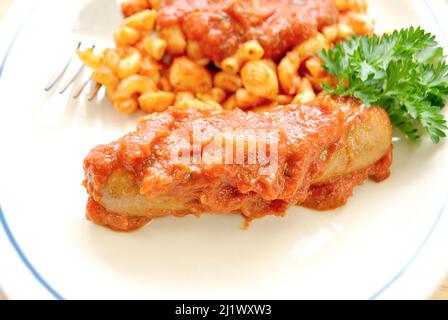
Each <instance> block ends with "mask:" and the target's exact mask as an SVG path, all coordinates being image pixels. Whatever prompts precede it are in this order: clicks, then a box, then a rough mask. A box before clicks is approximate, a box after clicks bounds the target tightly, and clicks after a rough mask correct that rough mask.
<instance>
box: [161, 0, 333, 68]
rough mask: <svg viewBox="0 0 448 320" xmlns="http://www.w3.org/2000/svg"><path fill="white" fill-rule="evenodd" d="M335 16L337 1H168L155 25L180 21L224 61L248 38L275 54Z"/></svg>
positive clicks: (209, 54)
mask: <svg viewBox="0 0 448 320" xmlns="http://www.w3.org/2000/svg"><path fill="white" fill-rule="evenodd" d="M337 20H338V11H337V9H336V7H335V5H334V3H333V0H164V1H162V4H161V8H160V10H159V13H158V18H157V26H158V28H164V27H168V26H171V25H174V24H179V25H180V26H181V27H182V29H183V31H184V33H185V35H186V37H187V38H188V39H190V40H195V41H198V42H199V45H200V47H201V49H202V51H203V53H204V54H205V55H206V56H207V57H210V58H212V59H213V60H215V61H221V60H222V59H224V58H226V57H229V56H231V55H232V54H234V53H235V51H236V50H237V48H238V46H239V45H240V44H242V43H244V42H246V41H248V40H257V41H258V42H259V43H260V44H261V45H262V47H263V48H264V50H265V57H266V58H273V59H277V58H279V57H280V56H281V55H283V54H284V53H285V52H286V51H287V50H288V49H290V48H292V47H294V46H295V45H297V44H300V43H301V42H303V41H304V40H307V39H309V38H311V37H312V36H314V35H315V34H316V33H317V32H318V30H320V29H321V28H322V27H324V26H326V25H331V24H334V23H336V22H337Z"/></svg>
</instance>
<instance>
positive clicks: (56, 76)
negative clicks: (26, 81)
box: [45, 42, 82, 91]
mask: <svg viewBox="0 0 448 320" xmlns="http://www.w3.org/2000/svg"><path fill="white" fill-rule="evenodd" d="M81 44H82V43H81V42H78V46H77V47H76V50H78V49H79V48H81ZM72 59H73V54H72V55H70V58H69V59H68V61H67V62H66V64H65V65H64V67H63V68H62V70H61V71H56V72H55V73H54V74H53V76H52V77H51V78H50V80H49V81H48V83H47V85H46V86H45V91H49V90H51V89H52V88H53V87H54V85H55V84H56V83H57V82H58V81H59V80H60V79H61V78H62V76H63V75H64V73H65V71H67V69H68V66H69V65H70V63H71V62H72Z"/></svg>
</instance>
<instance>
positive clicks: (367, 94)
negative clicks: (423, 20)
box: [319, 27, 448, 143]
mask: <svg viewBox="0 0 448 320" xmlns="http://www.w3.org/2000/svg"><path fill="white" fill-rule="evenodd" d="M319 56H320V58H321V59H322V61H323V63H324V69H325V70H326V71H327V72H329V73H330V74H332V75H333V76H335V77H336V78H337V80H338V83H337V85H336V86H335V87H330V86H328V85H323V87H324V89H325V90H326V91H327V92H329V93H331V94H336V95H340V96H353V97H356V98H358V99H360V100H361V101H363V103H365V104H366V105H367V106H371V105H379V106H381V107H383V108H384V109H385V110H386V111H387V112H388V113H389V115H390V118H391V120H392V123H393V124H394V125H395V126H396V127H398V128H399V129H401V130H402V131H403V132H404V133H405V134H406V135H407V136H408V137H409V138H410V139H412V140H416V139H419V138H420V137H421V131H422V129H425V130H426V131H427V132H428V133H429V135H430V136H431V139H432V141H433V142H434V143H438V142H439V141H440V139H441V138H444V137H446V131H447V130H448V126H447V122H446V120H445V118H444V116H443V114H441V109H442V108H443V107H444V106H445V103H446V100H447V98H448V65H447V63H446V62H445V57H444V54H443V49H442V48H441V47H439V45H438V43H437V41H436V40H435V36H434V35H432V34H430V33H427V32H425V31H424V30H423V29H421V28H413V27H411V28H408V29H402V30H400V31H394V32H393V33H392V34H385V35H382V36H377V35H374V36H371V37H367V36H363V37H354V38H352V39H350V40H348V41H346V42H342V43H339V44H338V45H337V46H336V47H335V48H334V49H329V50H324V51H322V52H321V53H320V54H319Z"/></svg>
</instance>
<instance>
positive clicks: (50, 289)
mask: <svg viewBox="0 0 448 320" xmlns="http://www.w3.org/2000/svg"><path fill="white" fill-rule="evenodd" d="M424 2H425V4H426V6H427V7H428V10H429V11H430V12H431V14H432V15H433V17H434V19H435V21H436V22H437V24H438V26H439V28H440V30H441V31H442V32H443V34H444V36H445V38H446V39H447V40H448V37H447V35H446V33H445V30H444V28H443V24H442V23H441V21H440V20H439V19H438V18H437V15H436V14H435V13H434V11H433V10H432V8H431V6H430V5H429V4H428V2H427V0H424ZM33 11H34V9H33V10H31V12H30V13H29V15H28V17H27V18H26V19H25V20H24V21H23V22H22V24H21V26H20V27H19V28H18V30H17V32H16V33H15V35H14V37H13V39H12V41H11V43H10V45H9V47H8V49H7V51H6V52H5V54H4V56H3V59H2V61H1V63H0V77H1V75H2V72H3V69H4V67H5V65H6V61H7V59H8V56H9V53H10V52H11V49H12V48H13V46H14V43H15V41H16V39H17V37H18V35H19V34H20V31H21V30H22V28H23V26H24V25H25V23H26V21H27V20H28V18H29V16H30V15H31V13H32V12H33ZM447 203H448V199H447V202H446V203H445V204H444V205H443V207H442V209H441V210H440V212H439V214H438V216H437V218H436V220H435V221H434V223H433V225H432V227H431V229H430V231H429V233H428V234H427V236H426V237H425V239H424V240H423V242H422V243H421V245H420V246H419V247H418V248H417V251H416V252H415V254H414V255H413V256H412V257H411V258H410V259H409V260H408V261H407V262H406V264H405V266H404V267H403V268H402V269H401V270H400V271H399V272H398V273H397V274H396V275H395V276H394V277H392V278H391V280H390V281H388V282H387V283H386V284H385V285H384V286H383V287H381V289H380V290H378V291H377V292H376V293H375V294H373V295H372V296H371V298H370V299H377V298H378V297H379V296H380V295H381V294H382V293H383V292H384V291H386V290H387V289H388V288H389V287H390V286H391V285H392V284H394V283H395V282H396V281H397V280H398V279H399V278H401V276H403V274H404V273H405V272H406V271H407V270H408V269H409V267H410V266H411V265H412V263H413V262H414V261H415V260H416V258H417V257H418V255H419V254H420V252H421V251H422V249H423V248H424V246H425V245H426V243H427V242H428V240H429V239H430V238H431V236H432V234H433V233H434V230H435V229H436V227H437V225H438V223H439V221H440V219H441V218H442V216H443V214H444V212H445V209H446V205H447ZM0 223H1V225H2V227H3V229H4V230H5V233H6V235H7V237H8V239H9V241H10V243H11V245H12V246H13V248H14V249H15V251H16V252H17V254H18V256H19V257H20V259H21V260H22V262H23V264H24V265H25V266H26V267H27V268H28V270H29V271H30V272H31V274H32V275H33V276H34V278H35V279H36V280H37V281H38V282H39V283H40V284H41V285H42V286H43V287H44V288H45V289H47V290H48V292H49V293H50V294H51V295H52V296H53V297H54V298H56V299H58V300H63V299H64V298H63V296H62V295H61V294H59V293H58V291H56V290H55V289H54V288H53V287H52V286H51V285H50V284H49V283H48V282H47V281H46V280H45V279H44V278H43V277H42V275H41V274H40V273H39V272H38V271H37V269H36V268H35V267H34V266H33V264H32V263H31V262H30V261H29V259H28V258H27V256H26V255H25V253H24V252H23V250H22V249H21V247H20V245H19V244H18V242H17V241H16V239H15V237H14V235H13V233H12V231H11V229H10V228H9V225H8V222H7V220H6V217H5V215H4V213H3V211H2V209H1V207H0Z"/></svg>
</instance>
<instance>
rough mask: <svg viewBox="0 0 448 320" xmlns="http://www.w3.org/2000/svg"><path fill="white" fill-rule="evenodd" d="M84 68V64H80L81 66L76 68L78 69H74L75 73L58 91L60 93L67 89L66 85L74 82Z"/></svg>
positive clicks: (68, 85)
mask: <svg viewBox="0 0 448 320" xmlns="http://www.w3.org/2000/svg"><path fill="white" fill-rule="evenodd" d="M84 68H85V66H84V65H81V66H80V67H79V68H78V71H76V73H75V74H74V75H73V77H71V78H70V79H69V80H68V81H67V82H66V83H65V84H64V86H63V87H62V89H61V91H59V93H60V94H63V93H64V92H65V91H66V90H67V89H68V87H70V85H71V84H72V83H74V82H75V80H76V79H77V78H78V76H79V75H80V74H81V72H82V71H83V70H84Z"/></svg>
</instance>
